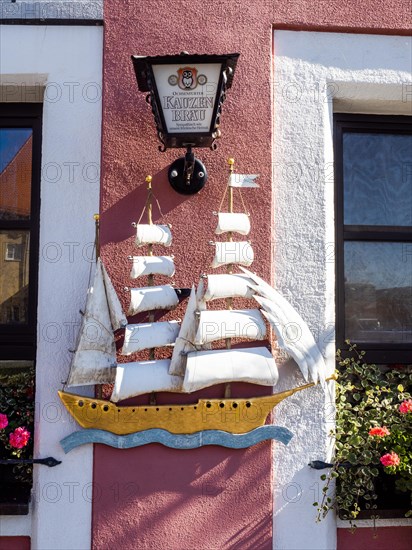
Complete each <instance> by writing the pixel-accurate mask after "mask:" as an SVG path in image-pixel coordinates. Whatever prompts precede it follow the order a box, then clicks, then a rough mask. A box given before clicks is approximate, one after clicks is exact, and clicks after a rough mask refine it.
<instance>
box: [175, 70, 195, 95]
mask: <svg viewBox="0 0 412 550" xmlns="http://www.w3.org/2000/svg"><path fill="white" fill-rule="evenodd" d="M177 74H178V75H179V80H178V84H179V88H181V89H182V90H194V89H195V88H196V86H197V69H195V68H194V67H183V68H182V69H178V71H177Z"/></svg>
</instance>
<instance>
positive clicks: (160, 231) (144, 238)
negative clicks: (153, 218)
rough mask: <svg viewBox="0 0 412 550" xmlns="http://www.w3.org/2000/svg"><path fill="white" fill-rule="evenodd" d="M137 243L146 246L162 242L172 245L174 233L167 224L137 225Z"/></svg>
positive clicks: (165, 244)
mask: <svg viewBox="0 0 412 550" xmlns="http://www.w3.org/2000/svg"><path fill="white" fill-rule="evenodd" d="M135 242H136V245H137V246H144V245H146V244H162V245H163V246H170V245H171V244H172V233H171V232H170V229H169V227H168V226H167V225H151V224H150V225H149V224H138V225H136V241H135Z"/></svg>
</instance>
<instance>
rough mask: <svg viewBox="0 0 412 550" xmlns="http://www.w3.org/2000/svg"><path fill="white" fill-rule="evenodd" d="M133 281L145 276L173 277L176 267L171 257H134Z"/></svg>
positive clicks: (131, 276) (131, 274)
mask: <svg viewBox="0 0 412 550" xmlns="http://www.w3.org/2000/svg"><path fill="white" fill-rule="evenodd" d="M132 261H133V265H132V271H131V273H130V278H131V279H137V278H138V277H141V276H143V275H165V276H166V277H173V275H174V274H175V265H174V263H173V258H172V257H171V256H133V257H132Z"/></svg>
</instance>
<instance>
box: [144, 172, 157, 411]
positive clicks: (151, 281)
mask: <svg viewBox="0 0 412 550" xmlns="http://www.w3.org/2000/svg"><path fill="white" fill-rule="evenodd" d="M146 183H147V199H146V204H147V223H148V224H149V225H153V191H152V176H146ZM147 248H148V252H147V255H148V256H153V244H148V245H147ZM147 286H154V275H152V274H151V275H148V281H147ZM154 320H155V315H154V313H153V312H150V313H149V323H153V322H154ZM154 359H155V350H154V348H151V349H150V350H149V360H150V361H154ZM150 404H151V405H156V393H155V392H152V393H151V395H150Z"/></svg>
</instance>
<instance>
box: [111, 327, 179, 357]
mask: <svg viewBox="0 0 412 550" xmlns="http://www.w3.org/2000/svg"><path fill="white" fill-rule="evenodd" d="M179 328H180V325H179V323H178V322H177V321H162V322H158V323H139V324H136V325H127V326H126V330H125V334H124V344H123V348H122V355H130V354H131V353H135V352H136V351H141V350H144V349H152V348H158V347H162V346H171V345H173V344H174V342H175V340H176V338H177V335H178V334H179Z"/></svg>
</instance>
